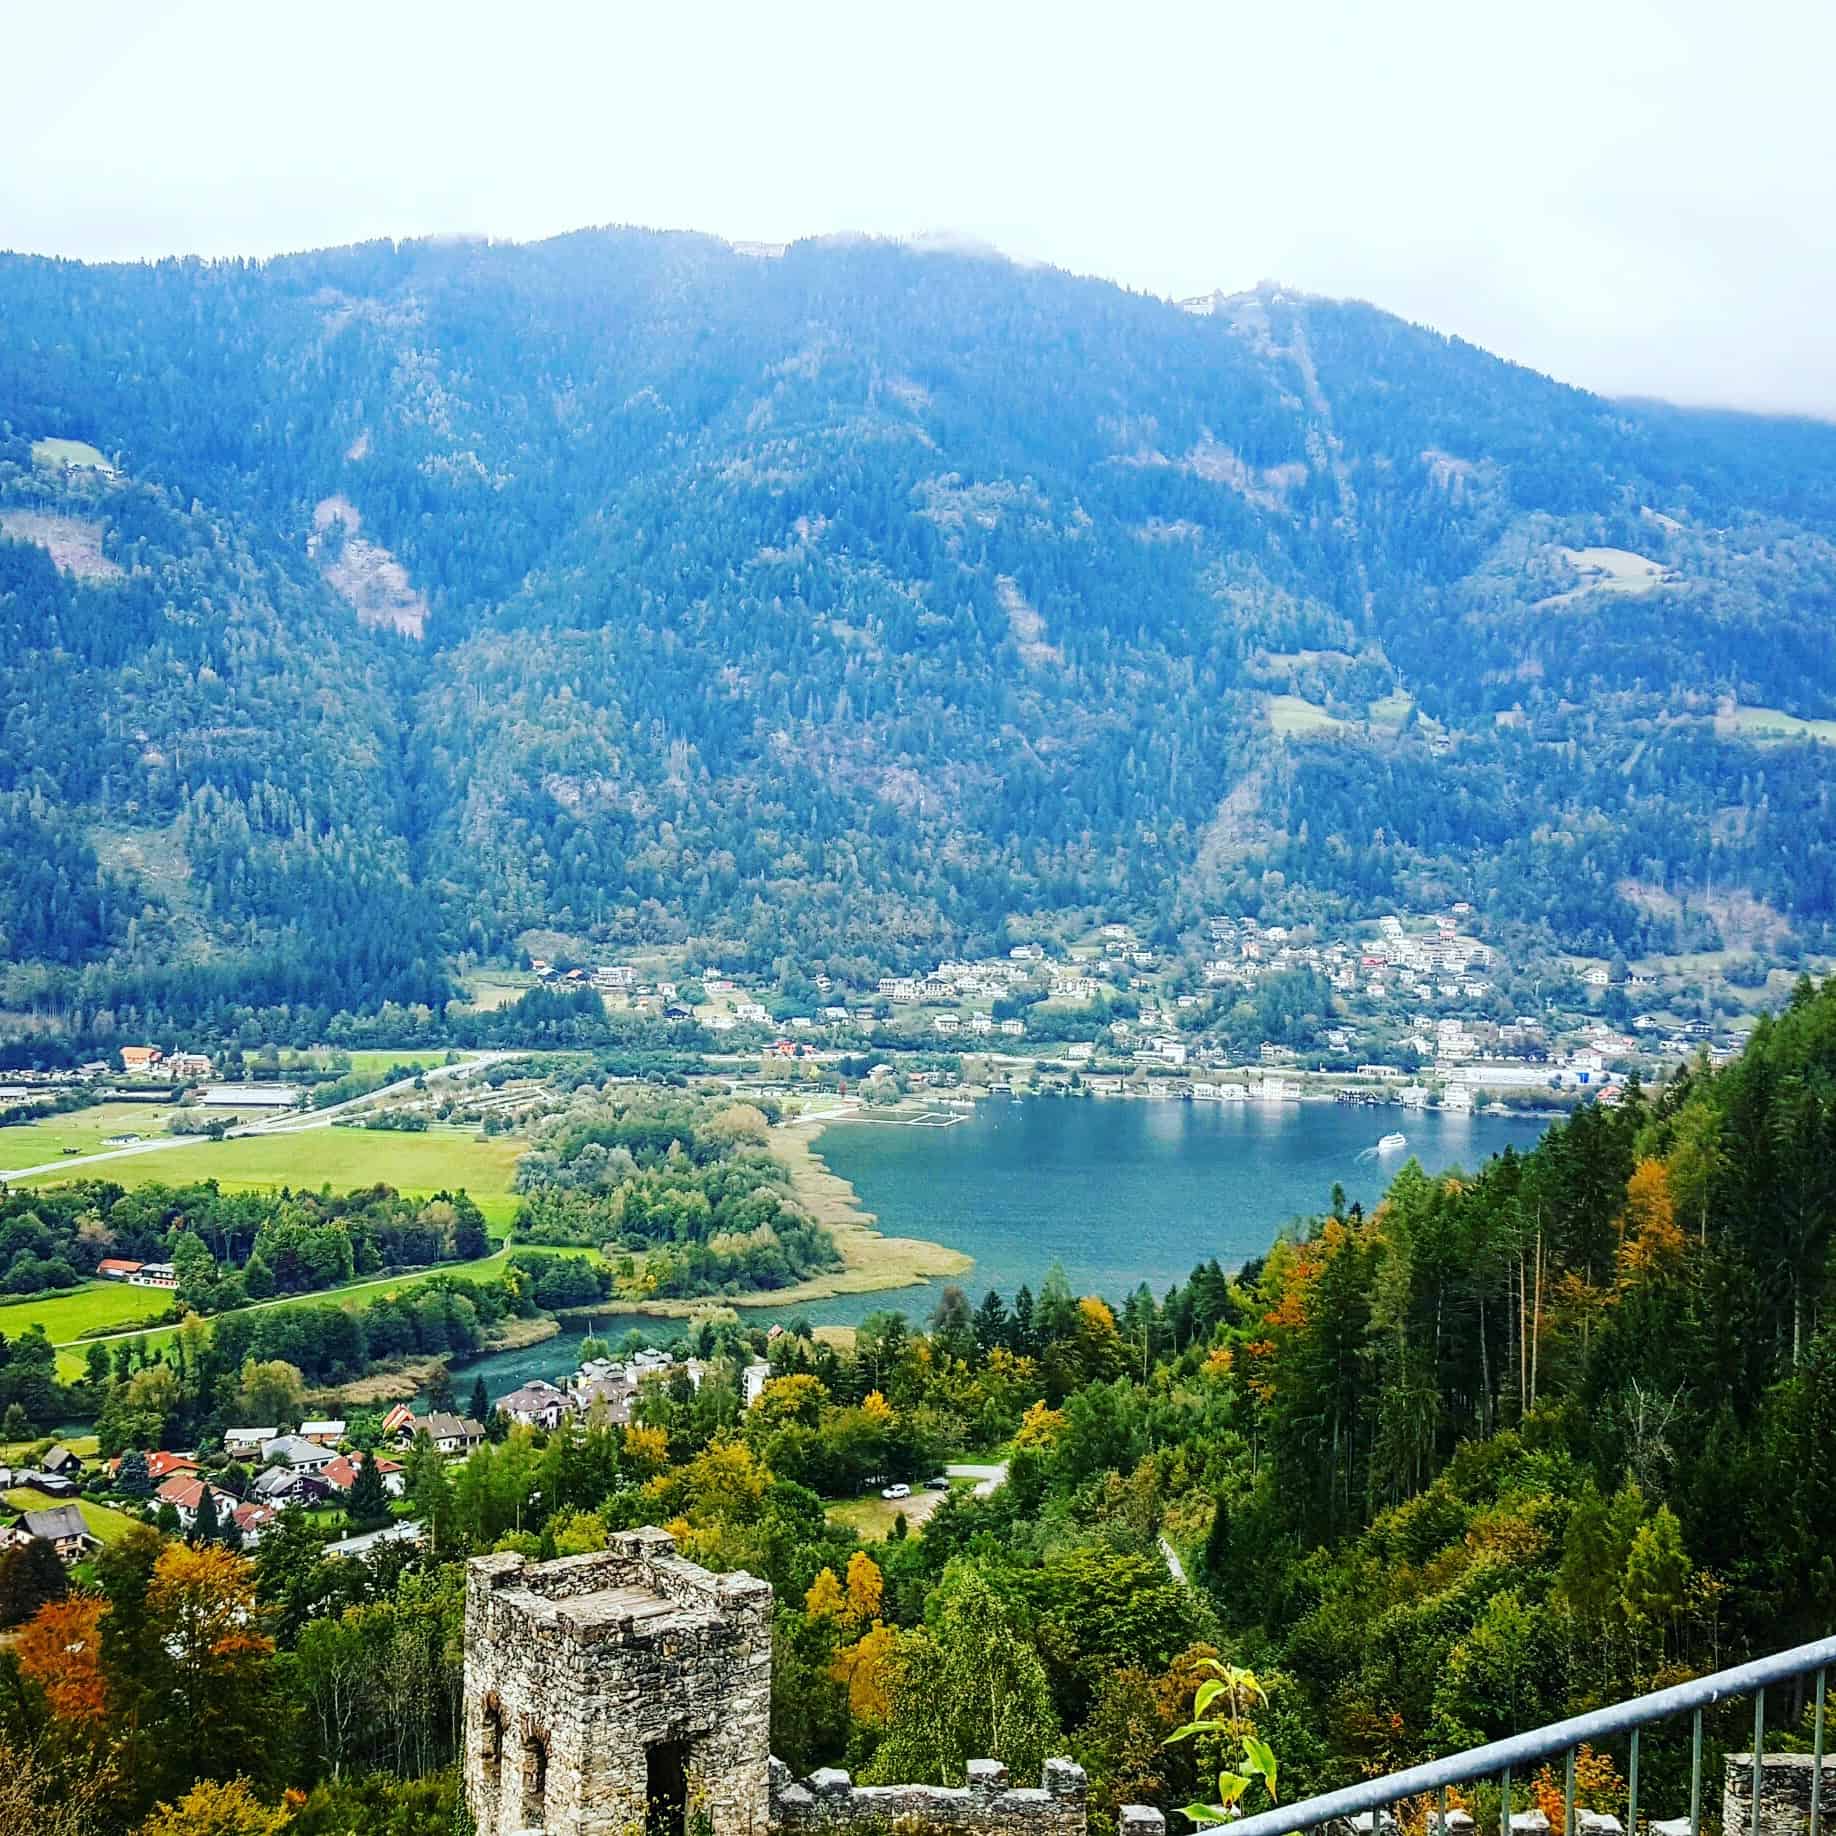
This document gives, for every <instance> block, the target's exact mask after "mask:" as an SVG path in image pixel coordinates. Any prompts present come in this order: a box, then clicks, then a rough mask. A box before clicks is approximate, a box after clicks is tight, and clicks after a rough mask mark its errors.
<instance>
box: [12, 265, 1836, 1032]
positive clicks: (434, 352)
mask: <svg viewBox="0 0 1836 1836" xmlns="http://www.w3.org/2000/svg"><path fill="white" fill-rule="evenodd" d="M72 441H76V442H87V443H90V444H91V445H92V446H93V447H94V448H95V449H97V452H98V453H99V455H102V456H105V457H106V460H107V462H108V464H109V466H111V467H112V468H114V469H113V470H112V471H104V470H100V469H97V468H96V467H94V466H92V465H84V464H79V465H77V466H76V467H72V466H70V465H68V464H67V463H65V461H67V460H68V459H69V458H70V457H71V456H72V454H75V455H76V456H77V457H78V459H79V460H81V459H82V457H83V455H82V453H81V451H80V449H77V448H73V447H70V446H68V445H65V444H60V443H63V442H72ZM46 442H50V443H51V444H49V445H47V444H46ZM0 528H3V529H4V530H5V531H6V532H7V533H8V534H10V535H11V536H13V537H15V538H18V541H17V542H16V543H0V634H3V635H0V643H3V645H4V651H3V653H0V698H3V700H4V706H5V709H6V730H5V731H6V738H7V741H8V744H7V745H6V747H5V748H4V753H3V755H0V797H3V798H4V804H3V806H0V807H3V808H4V812H5V820H6V823H7V825H8V829H9V832H10V834H11V835H12V836H13V837H14V838H15V845H14V846H13V847H12V848H10V849H8V850H6V852H5V859H4V863H3V864H0V929H3V930H4V933H5V941H4V949H5V953H6V957H7V960H9V961H10V962H12V963H13V964H15V965H26V966H29V967H28V968H26V969H20V968H16V969H15V971H14V973H13V983H12V989H11V997H10V998H9V999H8V1000H7V1001H6V1005H7V1006H9V1007H12V1008H15V1009H18V1008H20V1007H22V1006H24V1005H27V1004H28V1003H29V1002H35V1003H36V1004H38V1005H41V1006H44V1007H45V1008H47V1009H48V1010H49V1009H55V1010H57V1011H60V1012H64V1013H68V1012H70V1011H72V1010H74V1011H76V1012H77V1013H78V1014H79V1015H81V1016H85V1017H89V1016H93V1015H94V1013H95V1012H96V1011H97V1010H98V1009H102V1010H104V1011H107V1012H112V1011H115V1010H116V1009H117V1008H119V1007H121V1006H122V1005H124V1004H129V1005H133V1006H134V1007H135V1008H136V1010H137V1011H140V1012H165V1011H175V1012H176V1011H180V1010H186V1009H196V1008H198V1007H199V1006H200V1005H205V1006H215V1007H217V1008H219V1009H220V1008H221V1006H222V1004H223V1003H225V1002H229V1003H231V1004H232V1005H234V1006H237V1007H244V1006H246V1007H251V1008H262V1007H268V1006H276V1005H279V1004H282V1003H288V1004H295V1005H297V1004H298V1003H300V1002H302V1001H311V1002H312V1003H314V1004H315V1005H316V1006H321V1007H326V1008H328V1009H335V1008H338V1007H348V1008H353V1009H359V1010H367V1009H372V1008H374V1007H375V1006H376V1004H377V1003H378V1002H379V1001H381V1000H382V999H385V998H387V999H394V1000H398V1001H427V1002H438V1001H439V1000H440V999H441V998H443V996H444V995H445V994H446V993H447V992H449V983H448V981H447V975H448V971H449V969H450V965H451V963H452V961H453V959H454V956H455V954H456V953H457V952H459V951H463V950H470V951H473V952H477V953H492V952H501V951H505V950H507V949H510V948H512V947H513V946H514V940H515V938H516V936H517V934H518V933H519V932H520V931H522V930H524V929H525V928H527V927H530V926H532V925H536V924H541V925H546V926H550V927H554V928H558V929H561V930H564V931H572V932H576V933H578V934H581V935H583V936H590V937H592V938H593V939H594V940H595V941H602V942H610V943H613V944H619V945H623V944H628V943H632V942H639V941H682V940H688V939H701V940H704V941H706V942H707V943H708V944H710V945H711V946H713V947H714V948H716V949H717V950H718V951H720V952H724V953H725V954H726V956H727V957H728V959H729V960H746V961H749V962H751V963H752V964H754V965H755V966H759V967H766V966H769V965H770V964H772V963H773V962H774V961H782V960H786V959H788V958H791V957H793V956H794V957H795V959H796V960H797V961H798V962H799V963H800V964H801V965H803V966H805V967H810V968H813V967H815V966H817V965H826V966H828V967H829V968H831V969H832V970H834V971H836V972H838V973H840V974H842V975H844V976H845V975H850V974H852V975H857V976H858V975H866V974H868V973H870V972H873V971H875V970H877V969H879V968H881V967H886V966H891V965H893V964H904V963H911V962H916V961H919V960H921V959H923V958H926V957H929V956H934V955H935V954H936V953H937V952H939V951H951V950H957V949H964V948H975V947H978V946H982V945H986V944H989V943H992V942H997V941H998V940H999V933H1000V927H1001V925H1002V921H1003V920H1004V919H1005V918H1006V917H1008V916H1009V915H1011V914H1014V913H1024V912H1032V911H1040V910H1059V909H1067V908H1088V909H1092V910H1094V909H1097V908H1101V909H1102V910H1103V911H1104V912H1107V913H1110V914H1112V915H1127V916H1132V917H1134V918H1135V919H1136V920H1137V921H1139V922H1141V923H1143V924H1144V925H1146V926H1147V927H1149V928H1150V929H1151V930H1154V931H1158V932H1160V933H1162V934H1165V933H1167V932H1168V931H1169V930H1171V929H1173V928H1176V927H1177V926H1179V925H1180V924H1182V923H1184V922H1186V921H1188V920H1190V919H1191V918H1192V917H1194V916H1196V915H1198V914H1199V913H1202V912H1204V911H1207V910H1216V909H1220V908H1224V907H1229V906H1238V907H1248V908H1257V907H1261V906H1265V905H1271V904H1272V905H1274V906H1276V907H1277V908H1281V907H1282V906H1283V905H1284V903H1286V904H1292V903H1293V902H1294V901H1297V900H1301V901H1312V902H1314V903H1315V905H1316V906H1325V907H1329V908H1330V907H1332V906H1335V905H1342V906H1344V907H1348V908H1353V909H1365V908H1373V907H1375V906H1376V905H1378V904H1379V903H1400V902H1406V901H1422V900H1428V899H1436V898H1445V897H1450V896H1451V897H1459V896H1467V897H1472V898H1475V899H1483V900H1485V901H1486V902H1487V904H1488V908H1489V909H1490V910H1492V911H1494V912H1496V913H1499V914H1500V915H1503V916H1507V917H1517V918H1523V919H1529V920H1535V921H1539V922H1545V921H1546V922H1547V924H1548V925H1549V926H1550V927H1551V931H1552V934H1553V936H1554V938H1555V939H1556V940H1557V941H1559V942H1561V943H1562V944H1564V945H1568V946H1570V947H1577V948H1589V947H1591V948H1595V949H1599V950H1603V951H1604V950H1609V949H1612V948H1615V947H1617V948H1622V949H1628V950H1632V949H1637V948H1640V947H1654V946H1659V945H1666V944H1671V943H1673V942H1676V941H1689V942H1712V941H1714V915H1713V914H1714V908H1713V907H1712V906H1711V905H1706V904H1699V905H1697V906H1692V904H1691V900H1692V898H1693V897H1696V896H1697V895H1700V894H1702V893H1703V892H1705V891H1706V890H1707V889H1709V888H1711V887H1713V888H1716V889H1719V890H1720V892H1722V893H1723V894H1726V893H1727V892H1729V891H1734V890H1739V891H1743V892H1746V893H1750V894H1751V895H1752V896H1753V897H1754V898H1755V899H1757V900H1759V901H1762V902H1763V904H1764V905H1765V906H1766V907H1767V908H1769V909H1770V910H1772V911H1776V912H1777V913H1779V914H1780V915H1782V917H1783V918H1784V919H1786V920H1788V921H1789V922H1790V924H1791V925H1792V927H1793V928H1794V931H1795V934H1796V936H1797V938H1798V940H1799V941H1800V942H1801V943H1802V944H1805V945H1807V946H1814V945H1817V944H1820V943H1823V942H1825V941H1827V935H1828V926H1829V920H1830V917H1831V914H1832V911H1833V910H1836V886H1833V884H1832V860H1833V848H1836V843H1833V842H1832V837H1833V836H1836V824H1832V822H1831V821H1830V810H1829V807H1828V792H1827V788H1826V786H1827V778H1828V774H1827V772H1826V771H1825V770H1824V769H1823V768H1824V766H1825V765H1826V763H1827V759H1826V755H1825V754H1824V753H1823V752H1822V750H1821V748H1820V746H1819V745H1818V744H1816V743H1814V742H1813V741H1812V740H1811V739H1808V738H1803V737H1799V738H1797V739H1795V740H1791V741H1783V740H1781V739H1780V738H1779V735H1778V732H1777V731H1776V730H1777V729H1780V728H1784V727H1790V726H1791V725H1792V722H1793V720H1796V721H1805V720H1809V721H1815V720H1819V719H1822V718H1825V717H1828V716H1831V715H1836V646H1833V645H1832V644H1831V643H1830V641H1829V640H1830V627H1831V622H1832V606H1833V604H1836V428H1828V427H1823V426H1819V425H1815V424H1810V423H1780V422H1772V421H1762V420H1757V419H1751V418H1745V417H1740V416H1731V415H1722V414H1717V415H1707V414H1697V413H1686V412H1683V411H1680V410H1675V409H1670V408H1665V407H1661V406H1649V405H1627V404H1613V403H1609V402H1606V401H1603V400H1601V399H1599V398H1597V397H1593V396H1590V395H1587V394H1585V393H1582V392H1580V391H1577V390H1573V389H1569V388H1565V387H1562V386H1561V385H1559V384H1556V383H1554V382H1551V381H1549V380H1547V379H1546V378H1543V377H1540V376H1537V375H1534V374H1532V373H1530V372H1528V371H1525V370H1522V369H1519V368H1517V367H1515V366H1512V365H1510V364H1507V363H1504V362H1501V361H1499V360H1497V359H1495V358H1493V357H1490V356H1488V355H1487V354H1485V353H1484V352H1481V351H1478V350H1476V349H1474V348H1472V347H1470V346H1467V345H1463V344H1461V343H1459V342H1457V341H1451V340H1448V339H1446V338H1443V337H1440V336H1438V335H1436V334H1433V333H1431V332H1428V331H1425V330H1422V329H1420V328H1417V327H1413V326H1409V325H1406V324H1404V323H1402V322H1400V321H1398V320H1395V319H1393V318H1390V317H1387V316H1386V315H1384V314H1382V313H1380V312H1378V311H1376V310H1374V309H1372V308H1370V307H1366V306H1361V305H1351V304H1340V303H1333V302H1327V301H1320V300H1313V299H1302V298H1298V297H1294V296H1288V295H1284V294H1282V293H1280V292H1278V291H1276V290H1274V289H1269V288H1264V289H1262V290H1259V291H1258V292H1256V293H1254V294H1251V295H1243V296H1237V297H1233V298H1220V299H1217V300H1214V301H1209V302H1206V303H1205V304H1204V309H1203V310H1191V309H1188V310H1181V309H1180V308H1178V307H1174V306H1170V305H1167V304H1165V303H1163V302H1159V301H1155V300H1151V299H1146V298H1141V297H1137V296H1134V295H1130V294H1127V293H1125V292H1122V291H1120V290H1119V289H1116V288H1114V287H1112V286H1109V285H1107V284H1105V283H1100V282H1095V281H1088V280H1079V279H1075V278H1073V277H1070V276H1067V275H1064V274H1062V273H1058V272H1055V271H1050V270H1040V269H1032V270H1028V269H1021V268H1018V267H1015V266H1012V265H1010V264H1007V263H1004V262H1001V261H998V260H994V259H984V258H978V257H970V256H960V255H945V254H937V253H920V252H917V251H913V250H908V249H902V248H899V247H896V246H893V245H888V244H881V243H871V242H845V241H823V242H812V243H805V244H799V245H796V246H794V247H792V248H791V249H790V250H789V251H787V252H786V253H785V254H784V255H783V256H782V257H781V258H778V259H769V260H761V259H758V258H756V257H753V256H748V255H743V254H740V253H738V252H736V251H734V250H733V249H731V248H729V247H728V246H727V245H726V244H724V243H720V242H718V241H715V240H712V239H709V238H703V237H695V236H687V235H660V234H650V233H645V232H632V231H592V232H583V233H581V234H578V235H574V236H568V237H563V238H559V239H557V240H555V241H552V242H548V243H544V244H539V245H535V246H528V247H512V246H498V247H492V246H487V245H484V244H474V243H419V244H402V245H387V244H377V245H369V246H364V247H359V248H352V249H343V250H333V251H326V252H322V253H317V254H312V255H304V256H299V257H291V258H287V259H284V260H278V261H273V262H269V263H265V264H235V263H225V264H217V265H202V264H198V263H192V262H170V263H163V264H159V265H155V266H148V267H86V266H82V265H79V264H73V263H65V262H53V261H47V260H39V259H34V258H25V257H6V258H0ZM47 551H49V552H50V553H52V554H55V555H56V556H58V557H59V559H60V561H61V562H62V563H63V564H64V566H63V571H62V572H60V571H58V569H57V568H54V567H52V566H50V565H47V562H46V558H45V557H46V554H47ZM1755 709H1759V710H1773V711H1774V712H1772V713H1759V714H1756V713H1753V712H1751V710H1755ZM1271 874H1279V875H1280V876H1281V878H1279V879H1274V878H1271V877H1270V876H1271Z"/></svg>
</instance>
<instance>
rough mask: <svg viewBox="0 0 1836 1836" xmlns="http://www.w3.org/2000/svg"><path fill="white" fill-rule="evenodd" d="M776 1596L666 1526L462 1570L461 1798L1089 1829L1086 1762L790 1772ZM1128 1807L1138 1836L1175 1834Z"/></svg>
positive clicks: (547, 1811) (653, 1814) (600, 1810)
mask: <svg viewBox="0 0 1836 1836" xmlns="http://www.w3.org/2000/svg"><path fill="white" fill-rule="evenodd" d="M771 1607H772V1600H771V1588H770V1586H769V1585H768V1584H767V1583H766V1582H763V1581H758V1580H755V1579H754V1578H753V1577H752V1576H751V1575H744V1574H740V1575H714V1574H710V1573H709V1572H708V1571H707V1570H706V1569H705V1568H700V1567H697V1566H696V1564H694V1563H693V1562H687V1561H684V1560H683V1559H682V1558H681V1557H679V1556H678V1555H677V1554H676V1545H675V1540H674V1538H672V1537H671V1536H670V1535H669V1533H668V1532H667V1531H664V1530H632V1531H627V1532H625V1533H624V1534H622V1535H619V1536H615V1537H613V1539H612V1544H611V1547H610V1548H609V1549H606V1550H604V1551H602V1552H598V1553H595V1554H592V1555H581V1556H566V1557H563V1558H562V1559H561V1560H560V1561H558V1562H541V1563H532V1562H529V1561H528V1560H526V1559H525V1558H524V1557H522V1556H520V1555H493V1556H481V1557H479V1558H478V1559H477V1560H476V1561H474V1562H472V1563H471V1564H470V1565H469V1566H468V1568H467V1571H466V1587H465V1760H464V1777H465V1790H466V1796H467V1799H468V1800H469V1802H470V1804H471V1808H472V1815H473V1817H474V1819H475V1820H476V1822H477V1825H478V1836H521V1833H522V1832H525V1831H537V1830H540V1831H551V1832H556V1833H558V1836H644V1833H645V1832H648V1836H702V1833H703V1832H705V1836H848V1832H849V1831H850V1830H854V1831H858V1832H861V1836H867V1832H869V1831H871V1832H874V1833H875V1836H880V1833H882V1832H885V1831H887V1830H891V1829H899V1830H917V1829H924V1830H938V1831H944V1832H950V1833H951V1836H1086V1827H1087V1822H1088V1816H1087V1803H1086V1798H1087V1790H1086V1785H1085V1780H1084V1773H1083V1769H1082V1768H1081V1767H1079V1766H1074V1765H1073V1764H1072V1763H1071V1761H1069V1760H1066V1759H1054V1760H1047V1761H1046V1765H1045V1776H1044V1778H1043V1780H1042V1781H1041V1783H1040V1785H1039V1786H1038V1787H1021V1788H1014V1787H1012V1786H1010V1785H1009V1783H1008V1777H1007V1769H1006V1767H1004V1766H1001V1765H999V1764H997V1763H996V1762H995V1761H993V1760H971V1761H970V1762H969V1766H968V1778H967V1781H966V1783H965V1784H964V1785H962V1786H960V1787H944V1786H937V1785H879V1786H857V1785H855V1784H854V1783H853V1781H852V1780H851V1779H850V1778H849V1776H848V1775H847V1773H845V1772H837V1771H833V1770H829V1771H823V1772H818V1773H816V1774H815V1775H814V1776H813V1777H811V1778H809V1779H804V1780H794V1779H792V1778H791V1776H790V1772H789V1769H788V1768H787V1767H785V1766H783V1765H782V1764H781V1763H780V1762H779V1761H777V1760H774V1759H772V1758H771V1757H770V1740H771ZM1165 1831H1166V1822H1165V1819H1164V1818H1163V1817H1162V1816H1161V1814H1160V1813H1159V1812H1158V1811H1156V1810H1151V1809H1147V1808H1144V1807H1141V1806H1136V1805H1130V1806H1127V1807H1125V1808H1124V1810H1123V1812H1122V1832H1123V1836H1165Z"/></svg>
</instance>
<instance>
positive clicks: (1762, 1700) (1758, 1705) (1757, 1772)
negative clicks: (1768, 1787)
mask: <svg viewBox="0 0 1836 1836" xmlns="http://www.w3.org/2000/svg"><path fill="white" fill-rule="evenodd" d="M1765 1757H1766V1686H1765V1684H1763V1683H1762V1684H1761V1685H1760V1686H1759V1688H1758V1689H1756V1690H1755V1691H1754V1692H1753V1816H1752V1821H1751V1823H1750V1824H1749V1826H1748V1827H1749V1828H1750V1829H1751V1830H1752V1832H1753V1836H1759V1807H1760V1777H1761V1765H1762V1762H1763V1761H1764V1759H1765Z"/></svg>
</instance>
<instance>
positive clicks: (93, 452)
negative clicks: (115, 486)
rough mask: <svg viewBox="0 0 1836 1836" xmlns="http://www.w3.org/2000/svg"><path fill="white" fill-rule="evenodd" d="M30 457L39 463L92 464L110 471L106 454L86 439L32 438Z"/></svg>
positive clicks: (111, 468)
mask: <svg viewBox="0 0 1836 1836" xmlns="http://www.w3.org/2000/svg"><path fill="white" fill-rule="evenodd" d="M32 458H33V460H34V462H35V463H37V464H39V465H54V466H65V465H93V466H97V467H101V468H104V469H107V470H109V471H112V470H113V469H114V468H113V467H112V466H110V465H109V463H108V459H107V457H106V455H104V454H103V453H102V452H101V451H100V450H99V449H98V448H96V447H93V446H91V445H90V444H89V442H88V441H87V440H56V439H52V440H34V441H33V442H32Z"/></svg>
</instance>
